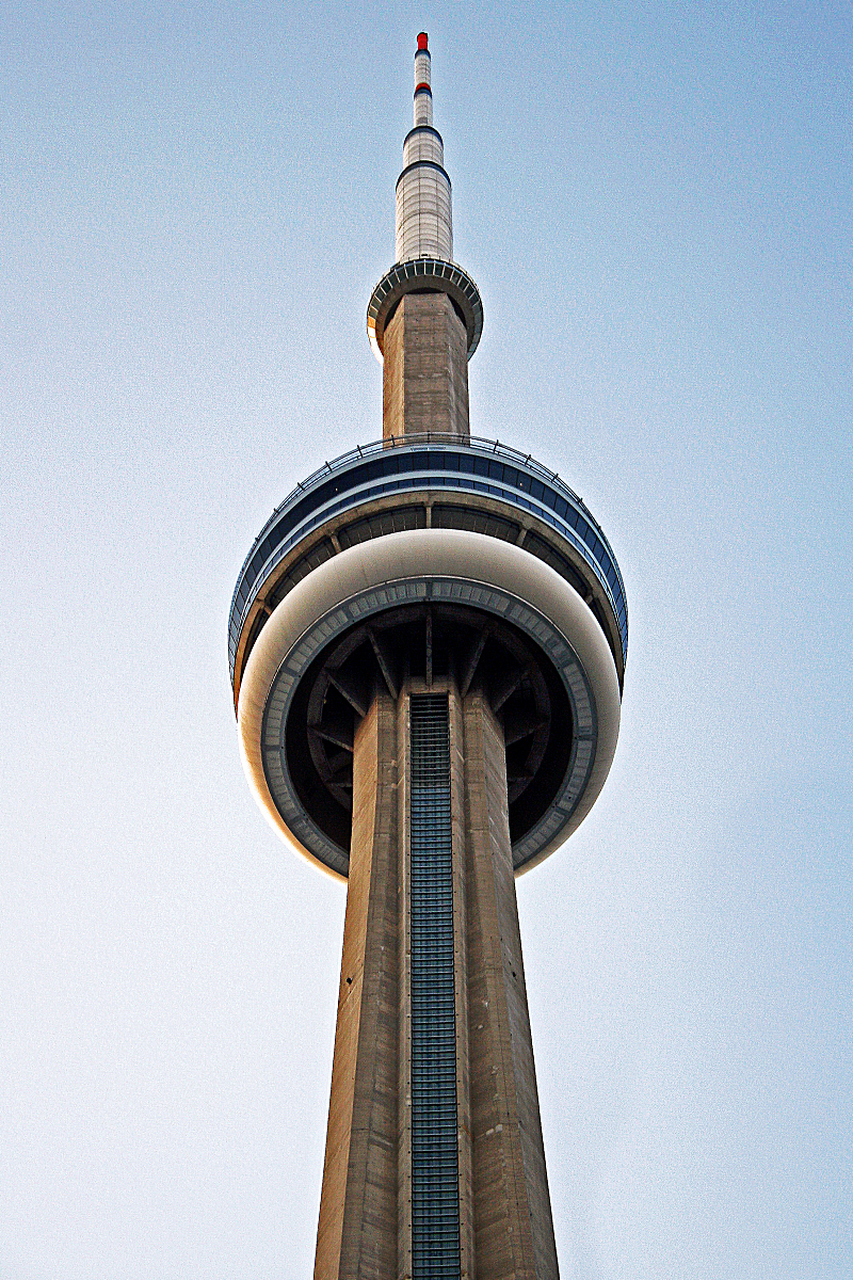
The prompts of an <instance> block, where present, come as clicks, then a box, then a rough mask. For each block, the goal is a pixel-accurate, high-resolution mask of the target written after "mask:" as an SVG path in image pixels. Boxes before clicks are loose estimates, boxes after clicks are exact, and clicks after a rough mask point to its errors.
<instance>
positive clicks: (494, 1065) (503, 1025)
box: [464, 691, 559, 1280]
mask: <svg viewBox="0 0 853 1280" xmlns="http://www.w3.org/2000/svg"><path fill="white" fill-rule="evenodd" d="M464 721H465V764H466V771H465V799H466V831H465V838H466V844H467V849H468V860H467V877H466V892H467V916H468V1017H469V1028H470V1055H471V1060H470V1073H471V1135H472V1145H473V1199H474V1216H475V1245H474V1248H475V1253H476V1259H477V1265H476V1276H477V1280H557V1277H558V1275H559V1269H558V1266H557V1253H556V1245H555V1242H554V1228H553V1224H552V1220H551V1202H550V1197H549V1195H548V1178H547V1173H546V1170H545V1153H544V1148H543V1144H542V1128H541V1123H540V1119H539V1097H538V1093H537V1089H536V1071H535V1068H534V1065H533V1048H532V1043H531V1037H530V1016H529V1013H528V1008H527V989H526V987H525V983H524V966H523V962H522V956H521V936H520V933H519V927H518V908H517V906H516V898H515V879H514V875H513V868H512V851H511V847H510V840H509V821H508V814H507V785H506V760H505V754H504V741H503V730H502V728H501V726H500V723H499V721H498V719H497V717H496V716H495V715H494V713H493V712H492V710H491V708H490V707H489V705H488V702H487V701H486V699H485V698H484V697H483V695H482V693H480V692H478V691H474V692H472V693H470V694H469V695H468V696H467V697H466V698H465V700H464Z"/></svg>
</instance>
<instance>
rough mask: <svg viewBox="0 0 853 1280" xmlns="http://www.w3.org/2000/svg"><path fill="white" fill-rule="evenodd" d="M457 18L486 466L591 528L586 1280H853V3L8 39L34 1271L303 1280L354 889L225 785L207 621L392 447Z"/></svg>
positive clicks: (194, 26)
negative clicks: (335, 469) (246, 570)
mask: <svg viewBox="0 0 853 1280" xmlns="http://www.w3.org/2000/svg"><path fill="white" fill-rule="evenodd" d="M422 28H425V29H426V30H428V31H429V33H430V45H431V49H432V51H433V84H434V90H435V114H436V124H437V126H438V128H439V129H440V130H441V131H442V133H443V135H444V138H445V145H446V157H447V165H448V168H449V171H450V174H451V177H452V179H453V186H454V229H455V254H456V257H457V259H458V260H459V261H460V262H461V263H462V265H463V266H465V268H466V269H467V270H468V271H469V272H470V274H471V275H472V276H473V277H474V279H475V280H476V281H477V283H478V285H479V287H480V289H481V292H482V295H483V300H484V306H485V315H486V321H485V329H484V334H483V339H482V343H481V346H480V348H479V350H478V352H477V354H476V355H475V357H474V359H473V361H472V364H471V371H470V372H471V406H472V430H473V431H474V432H475V433H476V434H479V435H483V436H488V437H491V438H499V439H500V440H502V441H505V442H507V443H509V444H513V445H519V446H524V447H525V448H526V449H529V450H530V451H531V452H532V453H533V454H534V456H536V457H537V458H539V459H540V460H541V461H542V462H544V463H546V464H547V465H550V466H552V467H554V468H555V469H556V470H558V471H559V472H560V474H561V475H563V476H564V477H565V478H566V479H567V480H568V482H569V483H570V484H571V485H572V486H573V487H574V488H575V489H576V490H577V491H578V492H580V493H581V494H582V495H583V497H584V498H585V500H586V501H587V502H588V504H589V506H590V507H591V508H592V510H593V512H594V513H595V514H596V516H597V517H598V518H599V519H600V520H601V522H602V524H603V525H604V528H605V530H606V531H607V533H608V535H609V537H610V540H611V542H612V543H613V546H614V549H615V551H616V554H617V556H618V558H619V561H620V565H621V566H622V569H623V572H624V575H625V579H626V586H627V591H628V599H629V608H630V623H631V639H630V651H629V668H628V676H627V682H626V694H625V705H624V715H623V731H622V738H621V741H620V745H619V749H618V752H617V758H616V763H615V765H614V769H613V772H612V774H611V778H610V780H609V782H608V785H607V787H606V789H605V791H604V793H603V795H602V797H601V799H600V801H599V803H598V805H597V806H596V809H595V811H594V812H593V814H592V816H591V817H590V818H589V819H588V820H587V822H586V823H585V824H584V826H583V827H582V828H581V830H580V831H579V832H578V833H577V835H576V836H575V837H574V838H573V839H572V841H571V842H570V843H569V844H568V845H567V846H566V847H564V848H563V849H562V850H561V851H560V852H559V853H558V854H557V855H555V856H554V857H553V858H552V859H550V860H549V861H548V862H547V863H546V864H545V865H544V866H542V867H541V868H539V869H537V870H536V871H534V872H533V873H531V874H530V875H529V876H526V877H524V878H523V879H522V880H521V881H520V882H519V901H520V910H521V914H522V933H523V938H524V944H525V960H526V968H527V976H528V984H529V995H530V1002H531V1013H532V1019H533V1029H534V1047H535V1050H536V1055H537V1068H538V1073H539V1081H540V1092H541V1101H542V1111H543V1124H544V1128H545V1139H546V1148H547V1154H548V1160H549V1174H550V1179H551V1189H552V1199H553V1207H554V1216H555V1225H556V1230H557V1239H558V1247H559V1252H560V1259H561V1267H562V1273H563V1275H564V1277H567V1278H569V1280H664V1278H665V1280H735V1278H736V1280H765V1278H766V1277H773V1280H804V1278H808V1280H847V1277H848V1276H849V1275H850V1273H851V1269H853V1242H851V1235H850V1226H849V1223H850V1217H851V1214H850V1192H849V1185H850V1166H851V1152H850V1139H849V1133H850V1130H851V1116H850V1097H851V1069H850V1056H851V1055H850V1051H851V1044H850V979H851V950H850V941H851V938H850V914H851V913H850V884H851V873H850V846H851V838H850V826H851V824H850V798H849V797H850V781H849V760H850V755H851V750H850V748H851V743H850V720H851V714H850V713H851V699H850V693H849V666H850V640H849V635H850V616H851V608H850V606H851V600H850V573H849V567H848V562H849V559H850V556H851V535H850V519H849V510H850V463H849V433H850V402H851V399H850V393H851V376H850V375H851V324H850V301H851V290H850V245H851V168H850V152H849V132H850V115H851V111H850V107H851V100H850V89H849V84H850V70H851V68H850V62H851V57H850V54H851V35H852V34H853V30H851V28H853V23H851V18H850V14H849V12H848V10H847V8H846V6H843V5H841V4H821V3H810V4H781V3H773V2H772V0H771V3H766V4H762V5H760V6H759V5H757V4H745V3H736V4H733V3H729V4H714V5H711V4H705V3H696V4H683V5H682V4H679V5H676V4H669V3H659V4H645V5H642V4H641V5H626V4H611V5H603V4H598V3H586V4H583V5H581V4H575V3H568V4H560V5H556V6H552V7H546V6H542V5H538V4H519V5H515V6H513V7H512V8H508V7H507V6H505V5H500V6H499V5H491V4H481V5H472V6H458V5H441V4H422V5H418V6H414V5H409V4H402V3H401V4H396V5H395V4H391V5H363V6H361V7H359V8H358V9H357V11H355V12H351V11H350V10H349V9H348V8H345V7H344V6H343V5H337V4H332V3H321V4H314V5H311V6H286V5H284V6H283V5H272V4H267V3H258V2H254V3H253V2H249V0H247V2H246V3H243V4H227V3H226V4H224V5H222V6H217V7H215V8H214V7H213V6H206V5H201V4H187V5H182V6H171V5H164V4H163V5H157V4H150V3H146V4H137V5H134V4H120V3H119V4H109V5H108V4H96V3H93V4H74V3H70V4H69V3H66V4H63V5H62V6H60V5H56V4H52V3H44V4H38V5H35V4H27V3H21V4H18V5H17V6H15V8H14V10H13V9H11V8H10V9H8V10H7V11H6V12H5V14H4V16H3V17H2V19H0V37H2V49H3V53H2V58H0V76H2V106H0V157H2V165H3V171H4V181H3V188H4V190H3V195H2V202H0V235H2V259H1V260H0V289H2V304H3V305H2V308H0V317H2V320H0V322H1V323H2V327H3V340H2V344H0V410H2V423H3V429H2V440H0V459H2V467H1V468H0V485H1V486H2V503H0V560H2V568H3V574H4V581H5V583H6V596H5V601H6V627H5V637H6V647H5V662H4V663H3V668H2V676H0V680H2V705H3V706H4V709H5V715H4V717H3V727H2V734H3V739H4V742H3V759H4V762H5V765H4V774H5V779H4V782H5V785H4V788H3V793H4V794H3V798H2V800H0V857H2V877H3V884H4V888H3V893H2V906H0V915H2V919H3V926H2V933H0V966H2V972H3V974H4V983H3V986H4V998H3V1003H2V1013H0V1017H1V1018H2V1025H3V1039H4V1049H3V1053H2V1056H0V1134H2V1144H3V1149H4V1161H3V1164H4V1170H3V1172H2V1174H0V1271H2V1274H3V1275H4V1277H8V1278H9V1280H52V1278H53V1277H59V1276H61V1277H62V1280H116V1278H117V1277H121V1280H178V1278H180V1280H222V1277H228V1278H229V1280H231V1278H232V1277H233V1278H234V1280H273V1277H275V1278H276V1280H278V1278H279V1277H285V1278H289V1277H291V1276H293V1277H296V1276H303V1275H306V1274H310V1268H311V1263H312V1258H313V1245H314V1232H315V1229H316V1214H317V1204H318V1199H319V1185H320V1172H321V1162H322V1148H323V1139H324V1130H325V1110H326V1106H327V1102H328V1088H329V1076H330V1069H331V1051H332V1039H333V1033H334V1000H335V993H336V988H337V969H338V964H339V958H340V941H341V928H342V920H343V906H344V895H343V892H342V890H341V889H340V888H339V887H337V886H335V885H334V884H331V883H330V882H329V881H328V880H326V879H324V878H323V877H321V876H320V875H318V874H317V873H316V872H315V871H313V869H312V868H310V867H309V866H307V865H306V864H305V863H304V862H302V861H301V860H300V859H299V858H297V857H296V856H295V855H293V854H291V853H290V852H289V851H288V850H287V849H286V848H285V847H284V846H283V845H281V844H280V843H278V842H277V840H276V838H275V836H274V835H273V834H272V833H271V832H270V830H269V829H268V827H267V825H266V824H265V823H264V821H263V820H262V818H261V817H260V815H259V813H257V812H256V810H255V809H254V807H253V802H252V800H251V797H250V795H249V793H248V790H247V788H246V786H245V783H244V780H243V777H242V773H241V770H240V765H239V760H238V755H237V747H236V734H235V726H234V720H233V712H232V709H231V707H230V705H229V689H228V675H227V662H226V621H227V610H228V605H229V601H230V595H231V591H232V588H233V584H234V581H235V579H236V575H237V572H238V570H239V567H240V564H241V562H242V559H243V557H244V555H245V553H246V551H247V550H248V548H249V546H250V545H251V542H252V539H253V537H254V535H255V533H256V532H257V530H258V529H259V527H260V526H261V524H262V523H263V522H264V520H265V519H266V517H267V515H268V514H269V512H270V511H271V509H272V508H273V506H274V505H276V503H278V502H279V501H280V500H281V498H282V497H283V496H284V495H285V494H286V493H287V492H289V490H290V489H291V488H292V487H293V485H294V483H295V482H296V481H297V480H298V479H299V478H300V476H301V475H303V474H306V473H307V472H310V471H312V470H313V469H314V468H315V466H317V465H319V464H320V463H322V462H323V460H324V459H325V458H327V457H332V456H334V455H335V454H337V453H341V452H343V451H344V450H345V449H346V448H348V447H349V446H350V445H352V444H354V443H356V442H359V441H365V440H370V439H373V438H375V437H376V436H377V435H378V434H379V431H380V420H381V373H380V370H379V367H378V365H377V364H376V363H375V361H374V360H373V357H372V356H371V353H370V349H369V346H368V343H367V338H366V335H365V310H366V305H367V300H368V297H369V294H370V290H371V288H372V286H373V284H374V283H375V282H376V280H377V279H378V278H379V277H380V276H381V275H382V273H383V272H384V270H385V269H386V268H387V267H388V266H389V265H390V263H391V261H392V260H393V184H394V180H395V178H396V175H397V173H398V171H399V167H400V162H401V161H400V144H401V142H402V138H403V136H404V134H405V132H406V130H407V128H408V127H409V121H410V110H411V105H410V101H411V99H410V95H411V55H412V51H413V49H414V41H415V35H416V33H417V32H418V31H419V30H420V29H422Z"/></svg>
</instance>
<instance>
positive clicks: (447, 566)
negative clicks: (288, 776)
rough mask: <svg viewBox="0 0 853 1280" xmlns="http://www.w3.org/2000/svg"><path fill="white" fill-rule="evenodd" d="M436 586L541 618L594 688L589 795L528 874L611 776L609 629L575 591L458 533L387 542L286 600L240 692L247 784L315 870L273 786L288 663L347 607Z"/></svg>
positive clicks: (513, 552) (516, 553) (344, 557)
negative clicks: (479, 590)
mask: <svg viewBox="0 0 853 1280" xmlns="http://www.w3.org/2000/svg"><path fill="white" fill-rule="evenodd" d="M484 543H488V545H487V546H484ZM431 579H436V580H437V579H441V580H444V581H453V580H456V581H458V582H460V583H464V584H474V585H475V586H476V584H478V583H479V584H482V586H483V588H484V590H486V591H488V590H490V589H492V588H495V589H497V590H499V591H501V592H503V593H505V594H506V595H507V596H508V597H511V598H512V599H515V600H517V601H519V602H520V604H522V605H524V606H527V607H528V608H530V609H532V610H535V611H536V613H537V614H538V615H540V616H541V618H543V619H547V620H548V622H549V623H550V624H551V626H552V627H553V628H555V629H556V630H557V631H558V633H559V635H560V636H561V637H562V638H563V639H564V640H565V642H566V643H567V645H568V646H569V648H570V649H571V651H572V653H573V655H574V657H575V659H576V660H577V663H578V664H579V666H580V668H581V669H582V671H583V675H584V677H585V681H586V684H587V686H588V688H589V692H590V694H591V698H592V702H593V712H594V718H595V721H596V735H595V750H594V757H593V758H592V759H591V761H590V766H589V771H588V775H587V781H586V784H585V787H584V790H583V794H582V795H581V796H580V798H579V801H578V802H577V804H576V805H575V806H574V808H573V810H572V812H571V814H570V816H567V817H566V819H565V821H563V822H562V823H561V824H560V825H559V828H558V829H556V830H553V831H551V832H550V833H549V836H548V839H547V840H546V841H545V842H543V845H542V847H541V848H540V849H539V850H538V852H537V853H536V855H535V856H534V857H532V858H531V859H530V860H529V861H528V862H527V866H532V865H534V863H536V862H538V861H541V859H542V858H544V857H545V856H546V855H547V854H549V853H551V852H553V850H554V849H556V848H557V847H558V846H559V845H560V844H562V843H563V841H564V840H565V839H566V838H567V837H568V836H569V835H571V833H572V832H573V831H574V830H576V828H577V827H578V826H579V825H580V823H581V822H582V821H583V819H584V818H585V817H586V815H587V813H588V812H589V810H590V809H591V808H592V805H593V804H594V803H595V800H596V798H597V797H598V794H599V792H600V791H601V788H602V787H603V786H604V782H605V780H606V778H607V774H608V773H609V771H610V766H611V764H612V761H613V756H614V753H615V750H616V740H617V737H618V733H619V717H620V699H619V685H618V679H617V675H616V667H615V665H614V662H613V656H612V654H611V652H610V649H609V647H608V645H607V642H606V640H605V638H604V635H603V633H602V631H601V628H600V627H599V625H598V623H597V621H596V620H595V618H594V617H593V615H592V613H591V611H590V610H589V608H588V607H587V605H586V604H585V603H584V601H583V600H582V599H581V597H580V596H579V595H578V594H577V592H576V591H575V590H574V589H573V588H572V587H571V586H570V585H569V584H568V583H567V582H566V581H565V580H564V579H563V578H561V577H560V576H559V575H558V574H557V573H555V572H554V570H553V569H551V568H550V567H549V566H548V565H546V564H543V562H542V561H541V560H537V559H535V557H533V556H531V555H530V554H529V553H527V552H526V551H523V550H522V549H521V548H520V547H517V546H514V545H512V544H510V543H505V542H499V541H498V540H497V539H493V538H489V539H484V538H483V537H482V536H481V535H479V534H476V533H468V532H465V531H462V530H455V529H453V530H451V529H417V530H411V531H407V532H404V533H394V534H389V535H387V536H386V537H383V538H377V539H374V540H373V541H372V542H369V543H361V544H359V545H358V546H355V547H351V548H349V549H348V550H346V551H343V552H341V553H340V554H339V555H337V556H335V557H334V558H333V559H331V560H328V561H326V562H325V563H324V564H322V565H321V566H320V567H319V568H317V569H315V570H314V571H313V572H312V573H311V574H309V576H308V577H307V578H304V579H303V580H302V582H300V583H299V584H298V585H297V586H296V587H294V588H293V590H292V591H290V592H289V593H288V595H287V596H286V597H285V598H284V600H283V601H282V602H281V604H279V605H278V607H277V608H276V609H275V611H274V612H273V614H272V615H271V616H270V618H269V620H268V621H267V623H266V625H265V627H264V629H263V631H262V632H261V634H260V636H259V637H258V639H257V642H256V643H255V646H254V648H253V649H252V652H251V654H250V656H249V660H248V662H247V664H246V669H245V672H244V675H243V681H242V685H241V688H240V701H239V706H238V712H237V718H238V732H239V742H240V752H241V756H242V760H243V767H244V769H245V772H246V776H247V778H248V781H249V785H250V786H251V788H252V790H253V792H254V793H255V797H256V799H257V801H258V803H259V805H260V806H261V809H262V810H263V812H264V814H265V816H266V817H267V819H268V821H269V822H270V823H271V825H272V826H273V827H274V828H275V830H276V831H278V832H279V834H280V835H281V836H283V837H284V839H285V840H287V841H288V842H289V843H290V844H292V845H294V846H295V847H296V848H297V849H299V850H300V851H301V852H302V853H305V854H306V855H307V856H308V857H309V858H310V859H311V861H313V862H315V863H316V864H317V865H320V866H322V863H321V862H320V861H319V860H318V859H317V858H315V857H314V855H313V854H312V853H311V851H310V850H309V849H308V848H306V846H305V844H304V843H303V842H301V841H300V840H299V839H298V838H297V837H296V836H295V835H294V833H293V831H292V830H290V829H289V827H288V825H287V824H286V822H285V820H284V818H283V817H282V815H281V813H280V812H279V809H278V807H277V806H276V803H275V801H274V799H273V797H272V795H271V792H270V789H269V786H268V784H267V779H266V775H265V772H264V763H263V744H262V731H263V723H264V711H265V708H266V705H267V700H268V698H269V696H270V692H271V690H272V689H273V686H274V684H275V682H276V678H277V675H278V672H279V670H280V668H282V665H283V664H284V663H285V660H286V659H287V658H288V655H290V654H291V653H292V652H293V651H294V650H295V648H296V646H297V645H298V643H299V642H300V641H302V640H303V639H304V637H305V636H306V634H307V633H309V632H310V631H311V630H312V628H314V627H315V626H316V624H317V623H318V622H319V621H320V620H321V619H326V618H327V616H331V615H333V613H334V611H335V610H336V609H337V608H339V607H340V606H341V605H342V604H344V602H347V601H350V600H352V599H353V598H355V597H358V596H360V595H363V594H364V593H365V592H368V591H370V590H371V589H375V588H379V587H383V586H387V584H389V583H395V582H410V581H418V582H421V583H422V582H424V581H429V580H431ZM324 625H326V624H325V623H324ZM330 633H331V629H330ZM527 866H526V867H525V868H524V869H527ZM323 869H324V870H327V869H328V868H326V867H323Z"/></svg>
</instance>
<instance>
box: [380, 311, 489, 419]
mask: <svg viewBox="0 0 853 1280" xmlns="http://www.w3.org/2000/svg"><path fill="white" fill-rule="evenodd" d="M384 338H385V347H384V356H385V358H384V362H383V374H382V434H383V437H384V438H385V439H386V440H387V439H388V438H389V437H391V436H394V437H395V438H396V439H399V437H400V436H402V435H411V434H412V433H423V432H436V433H440V434H442V435H451V436H463V437H467V436H468V435H469V434H470V430H469V426H468V336H467V334H466V331H465V322H464V320H463V319H462V317H461V315H459V314H458V310H457V308H456V307H455V306H454V303H453V301H452V300H451V299H450V298H449V297H448V295H447V294H446V293H437V292H436V293H407V294H404V296H403V297H402V298H401V299H400V302H399V304H398V306H397V309H396V311H395V312H394V314H393V315H392V317H391V319H390V321H388V322H387V323H386V327H385V335H384Z"/></svg>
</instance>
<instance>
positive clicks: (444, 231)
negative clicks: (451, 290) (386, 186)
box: [395, 164, 453, 262]
mask: <svg viewBox="0 0 853 1280" xmlns="http://www.w3.org/2000/svg"><path fill="white" fill-rule="evenodd" d="M395 222H396V253H397V261H398V262H408V261H409V260H410V259H411V258H424V257H428V258H444V259H446V260H447V261H451V260H452V258H453V223H452V212H451V196H450V180H449V178H448V177H447V174H446V173H444V171H443V170H442V169H439V168H436V167H434V166H433V165H432V164H421V165H418V166H417V167H416V168H414V169H409V170H408V172H405V171H404V173H403V176H402V177H401V178H400V181H399V182H398V184H397V206H396V220H395Z"/></svg>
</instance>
